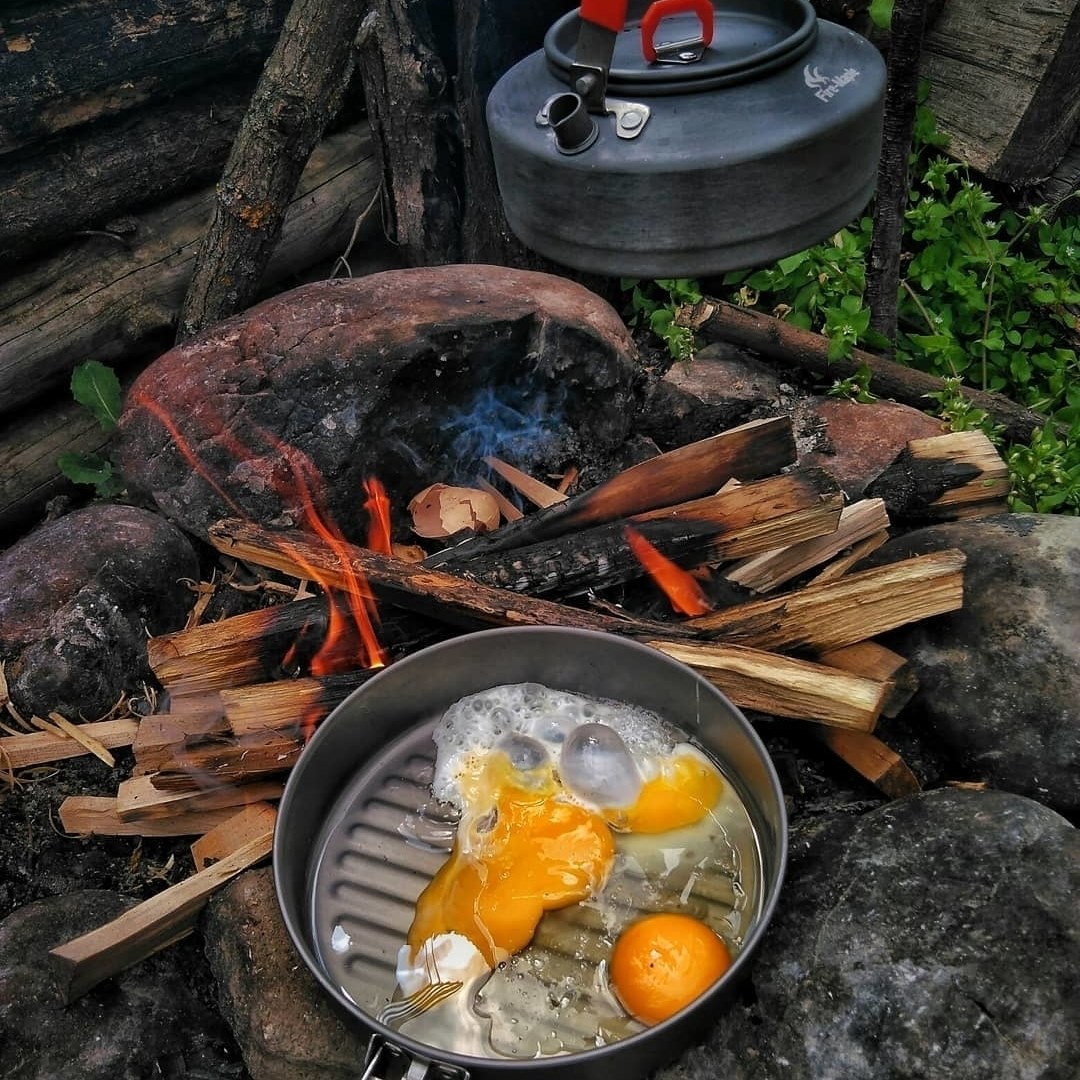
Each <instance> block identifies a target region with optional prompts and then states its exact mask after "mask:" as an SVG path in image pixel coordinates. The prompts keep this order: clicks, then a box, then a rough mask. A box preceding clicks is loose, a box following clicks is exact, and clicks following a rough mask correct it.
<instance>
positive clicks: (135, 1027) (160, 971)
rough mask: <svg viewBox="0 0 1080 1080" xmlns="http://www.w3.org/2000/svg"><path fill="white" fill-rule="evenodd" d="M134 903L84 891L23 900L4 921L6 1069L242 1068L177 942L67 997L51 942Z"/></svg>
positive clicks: (126, 1078) (66, 1074)
mask: <svg viewBox="0 0 1080 1080" xmlns="http://www.w3.org/2000/svg"><path fill="white" fill-rule="evenodd" d="M130 904H131V901H128V900H125V899H124V898H122V897H121V896H120V895H119V894H118V893H114V892H109V891H106V890H83V891H80V892H71V893H67V894H65V895H63V896H53V897H49V898H47V899H44V900H36V901H34V902H33V903H30V904H26V905H25V906H23V907H21V908H18V909H16V910H15V911H14V912H13V913H12V914H10V915H8V916H7V918H6V919H4V920H3V921H2V922H0V1076H3V1077H4V1078H5V1080H58V1078H60V1077H62V1078H63V1080H146V1078H147V1077H153V1076H196V1075H201V1076H214V1077H221V1078H225V1077H228V1076H237V1075H239V1073H238V1071H237V1069H236V1063H234V1062H230V1061H229V1059H228V1057H227V1053H226V1052H225V1047H226V1046H227V1045H228V1032H227V1030H226V1029H225V1028H224V1026H223V1024H222V1023H221V1021H220V1020H219V1019H218V1018H217V1017H215V1016H214V1015H213V1014H212V1013H210V1012H209V1011H208V1010H207V1009H206V1008H205V1007H204V1006H203V1005H202V1004H201V1003H200V1002H199V1001H198V1000H197V999H196V998H195V997H194V995H193V994H192V993H191V990H190V989H189V987H188V985H187V983H186V981H185V979H184V977H183V975H182V973H181V971H180V969H179V968H178V966H177V963H176V960H177V952H176V950H175V949H174V950H173V951H171V952H168V953H162V954H159V955H158V956H154V957H151V958H150V959H149V960H146V961H144V962H143V963H141V964H137V965H135V966H134V967H132V968H129V969H128V970H127V971H124V972H122V973H120V974H119V975H116V976H114V977H112V978H111V979H108V980H107V981H105V982H103V983H100V984H99V985H98V986H97V987H95V988H93V989H91V990H90V991H89V992H88V993H87V994H85V995H84V996H82V997H80V998H78V999H76V1000H75V1001H73V1002H72V1003H71V1004H70V1005H64V1004H63V1002H62V999H61V995H60V990H59V987H58V984H57V983H56V981H55V979H54V977H53V974H52V969H51V968H50V965H49V958H48V955H47V954H48V951H49V950H50V949H52V948H55V947H56V946H57V945H60V944H61V943H63V942H65V941H68V940H70V939H71V938H73V937H77V936H78V935H80V934H83V933H86V932H87V931H89V930H94V929H96V928H97V927H98V926H101V925H104V924H105V923H106V922H108V921H109V920H110V919H113V918H115V917H116V916H118V915H120V914H121V913H122V912H123V911H124V910H125V909H126V908H128V907H129V906H130Z"/></svg>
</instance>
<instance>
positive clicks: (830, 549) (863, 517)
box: [724, 499, 889, 592]
mask: <svg viewBox="0 0 1080 1080" xmlns="http://www.w3.org/2000/svg"><path fill="white" fill-rule="evenodd" d="M888 527H889V515H888V514H887V513H886V510H885V503H884V502H883V501H882V500H881V499H861V500H860V501H859V502H856V503H852V504H851V505H850V506H845V507H844V509H843V511H842V512H841V514H840V522H839V524H838V525H837V527H836V528H835V529H834V530H833V531H832V532H830V533H826V534H825V535H823V536H817V537H813V538H811V539H809V540H803V541H802V542H800V543H793V544H787V545H784V546H778V547H776V548H775V549H773V550H771V551H765V552H762V553H761V554H760V555H754V556H752V557H751V558H748V559H744V560H743V561H742V562H740V563H737V564H736V565H735V566H733V567H732V568H731V569H730V570H728V571H727V572H726V573H725V574H724V577H725V578H726V579H727V580H728V581H731V582H733V583H734V584H736V585H741V586H742V587H743V588H745V589H750V590H752V591H753V592H769V591H770V590H772V589H775V588H778V587H779V586H780V585H783V584H784V583H785V582H787V581H791V580H792V579H793V578H797V577H799V576H800V575H801V574H804V573H806V572H807V571H808V570H812V569H813V568H814V567H815V566H820V565H821V564H822V563H825V562H828V561H829V559H831V558H833V557H834V556H836V555H839V554H840V552H842V551H844V550H845V549H847V548H850V547H852V546H853V545H855V544H858V543H860V542H861V541H863V540H865V539H867V538H868V537H871V536H874V535H876V534H879V533H881V532H882V531H883V530H886V529H888Z"/></svg>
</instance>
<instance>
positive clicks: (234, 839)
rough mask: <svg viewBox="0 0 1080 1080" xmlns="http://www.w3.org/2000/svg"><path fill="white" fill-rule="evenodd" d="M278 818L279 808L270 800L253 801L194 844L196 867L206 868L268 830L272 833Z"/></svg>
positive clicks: (192, 850) (192, 849) (192, 847)
mask: <svg viewBox="0 0 1080 1080" xmlns="http://www.w3.org/2000/svg"><path fill="white" fill-rule="evenodd" d="M276 820H277V808H276V807H274V806H272V805H271V804H270V803H268V802H257V803H251V804H250V805H248V806H245V807H244V808H243V810H240V811H238V812H237V813H235V814H231V815H230V816H229V817H228V818H226V819H225V820H224V821H222V822H221V823H219V824H218V825H215V826H214V828H212V829H210V830H209V831H208V832H206V833H205V834H204V835H203V836H200V837H199V839H198V840H196V841H195V842H194V843H193V844H192V845H191V858H192V859H193V860H194V862H195V869H196V870H205V869H206V868H207V867H208V866H211V865H213V864H214V863H216V862H220V861H221V860H222V859H224V858H226V857H228V856H229V855H231V854H232V853H233V852H234V851H236V850H238V849H239V848H242V847H243V846H244V845H245V844H249V843H251V841H253V840H258V839H259V837H260V836H264V835H265V834H266V833H267V832H270V833H272V832H273V831H274V822H275V821H276Z"/></svg>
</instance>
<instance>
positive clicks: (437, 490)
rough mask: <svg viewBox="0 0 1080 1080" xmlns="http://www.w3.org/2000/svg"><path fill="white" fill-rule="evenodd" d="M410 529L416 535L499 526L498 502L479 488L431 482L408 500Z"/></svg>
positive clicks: (481, 529)
mask: <svg viewBox="0 0 1080 1080" xmlns="http://www.w3.org/2000/svg"><path fill="white" fill-rule="evenodd" d="M409 513H410V514H412V519H413V531H414V532H415V533H416V534H417V535H418V536H423V537H428V538H432V539H433V538H436V537H443V536H452V535H453V534H454V533H456V532H460V531H461V530H462V529H472V530H474V531H475V532H487V531H488V530H489V529H494V528H496V527H497V526H498V524H499V521H500V520H501V519H500V516H499V506H498V503H496V502H495V500H494V499H493V498H492V497H491V496H490V495H489V494H488V493H487V492H486V491H480V490H479V489H478V488H467V487H451V486H450V485H448V484H431V485H430V486H429V487H426V488H424V490H423V491H421V492H419V493H418V494H417V495H414V496H413V498H412V500H411V501H410V503H409Z"/></svg>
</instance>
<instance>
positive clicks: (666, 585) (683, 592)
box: [625, 525, 712, 615]
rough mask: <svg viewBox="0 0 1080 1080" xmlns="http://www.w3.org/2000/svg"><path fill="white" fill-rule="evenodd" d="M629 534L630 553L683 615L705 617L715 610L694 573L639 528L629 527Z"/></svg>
mask: <svg viewBox="0 0 1080 1080" xmlns="http://www.w3.org/2000/svg"><path fill="white" fill-rule="evenodd" d="M625 533H626V542H627V543H628V544H629V545H630V550H631V551H632V552H633V553H634V556H635V557H636V558H637V560H638V562H639V563H641V565H642V566H643V567H645V570H646V571H647V572H648V574H649V576H650V577H651V578H652V579H653V580H654V581H655V582H656V584H657V585H659V586H660V588H661V589H662V590H663V591H664V595H665V596H666V597H667V598H668V600H669V601H670V603H671V606H672V607H673V608H674V609H675V610H676V611H678V612H680V613H681V614H683V615H704V614H705V613H706V612H707V611H711V610H712V605H711V604H710V603H709V601H708V598H707V597H706V596H705V593H704V592H703V591H702V588H701V586H700V585H699V584H698V582H697V580H696V579H695V578H694V576H693V574H691V573H690V572H689V571H688V570H684V569H683V568H682V567H681V566H676V565H675V563H673V562H672V561H671V560H670V559H669V558H668V557H667V556H666V555H662V554H661V553H660V552H659V551H657V550H656V548H655V547H654V546H653V545H652V544H651V543H650V542H649V541H648V540H646V539H645V537H644V536H642V535H641V533H639V532H638V531H637V530H636V529H633V528H631V527H630V526H629V525H627V526H626V528H625Z"/></svg>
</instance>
